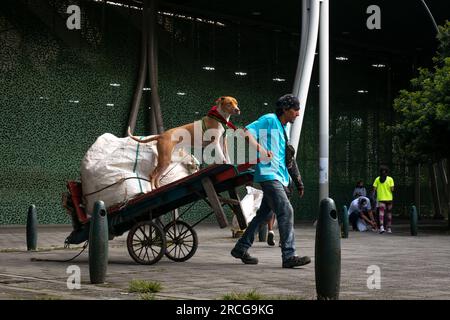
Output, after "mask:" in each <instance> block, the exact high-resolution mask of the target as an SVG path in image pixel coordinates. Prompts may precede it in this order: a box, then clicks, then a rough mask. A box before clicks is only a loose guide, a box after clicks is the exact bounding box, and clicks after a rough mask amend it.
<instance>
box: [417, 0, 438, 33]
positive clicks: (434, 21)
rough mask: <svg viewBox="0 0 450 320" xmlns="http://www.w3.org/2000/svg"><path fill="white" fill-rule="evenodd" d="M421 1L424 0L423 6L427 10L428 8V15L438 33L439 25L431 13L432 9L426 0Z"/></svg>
mask: <svg viewBox="0 0 450 320" xmlns="http://www.w3.org/2000/svg"><path fill="white" fill-rule="evenodd" d="M421 2H422V4H423V6H424V7H425V10H426V11H427V13H428V16H429V17H430V19H431V22H432V23H433V26H434V29H436V33H439V28H438V26H437V23H436V20H434V17H433V15H432V14H431V11H430V9H429V8H428V6H427V4H426V3H425V0H421Z"/></svg>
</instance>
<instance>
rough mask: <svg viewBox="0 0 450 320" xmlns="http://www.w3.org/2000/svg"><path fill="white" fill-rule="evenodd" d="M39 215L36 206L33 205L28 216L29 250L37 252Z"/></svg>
mask: <svg viewBox="0 0 450 320" xmlns="http://www.w3.org/2000/svg"><path fill="white" fill-rule="evenodd" d="M37 225H38V222H37V213H36V206H35V205H34V204H32V205H31V206H30V207H29V208H28V215H27V250H28V251H30V250H36V248H37Z"/></svg>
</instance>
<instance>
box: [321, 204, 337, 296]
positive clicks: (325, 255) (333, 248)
mask: <svg viewBox="0 0 450 320" xmlns="http://www.w3.org/2000/svg"><path fill="white" fill-rule="evenodd" d="M315 274H316V292H317V299H318V300H337V299H339V290H340V282H341V237H340V228H339V223H338V219H337V212H336V205H335V204H334V201H333V199H330V198H325V199H323V200H322V201H321V202H320V212H319V218H318V221H317V226H316V244H315Z"/></svg>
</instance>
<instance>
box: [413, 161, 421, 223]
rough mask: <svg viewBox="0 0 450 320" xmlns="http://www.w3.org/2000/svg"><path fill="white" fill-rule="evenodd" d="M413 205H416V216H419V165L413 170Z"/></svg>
mask: <svg viewBox="0 0 450 320" xmlns="http://www.w3.org/2000/svg"><path fill="white" fill-rule="evenodd" d="M414 181H415V183H414V203H415V204H416V205H417V215H418V216H420V164H418V165H416V166H415V170H414Z"/></svg>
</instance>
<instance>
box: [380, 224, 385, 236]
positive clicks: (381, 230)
mask: <svg viewBox="0 0 450 320" xmlns="http://www.w3.org/2000/svg"><path fill="white" fill-rule="evenodd" d="M382 233H384V227H383V226H381V227H380V234H382Z"/></svg>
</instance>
